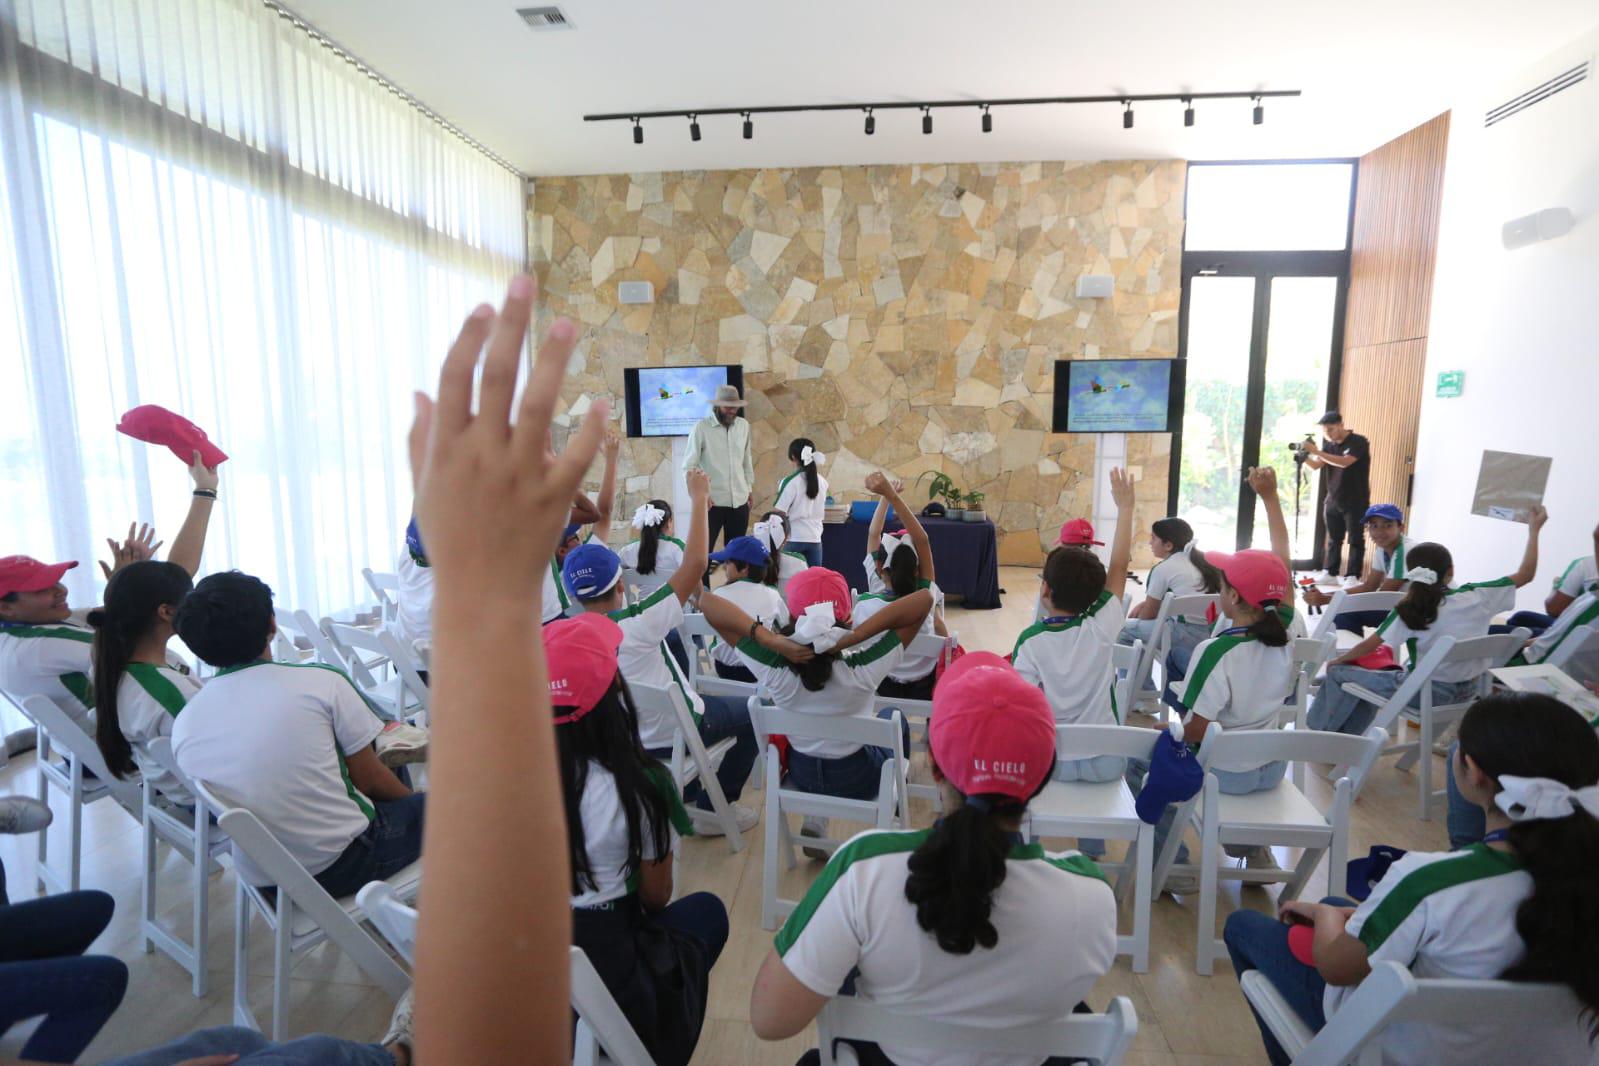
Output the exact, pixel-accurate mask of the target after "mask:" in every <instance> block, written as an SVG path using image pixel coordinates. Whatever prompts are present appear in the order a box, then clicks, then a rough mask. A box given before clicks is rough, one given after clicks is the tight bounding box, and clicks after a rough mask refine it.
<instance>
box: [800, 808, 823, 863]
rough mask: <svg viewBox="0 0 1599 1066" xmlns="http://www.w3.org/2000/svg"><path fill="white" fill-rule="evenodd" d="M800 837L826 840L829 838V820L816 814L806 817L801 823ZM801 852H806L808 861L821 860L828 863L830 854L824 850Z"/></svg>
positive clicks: (814, 849) (807, 849)
mask: <svg viewBox="0 0 1599 1066" xmlns="http://www.w3.org/2000/svg"><path fill="white" fill-rule="evenodd" d="M800 836H802V837H821V838H824V839H825V838H826V836H827V819H826V818H821V817H818V816H817V815H814V814H808V815H806V816H805V820H804V821H803V822H801V823H800ZM800 851H802V852H804V854H805V857H806V858H807V859H821V860H822V861H823V862H826V861H827V860H828V858H829V852H828V851H827V850H826V849H824V848H801V849H800Z"/></svg>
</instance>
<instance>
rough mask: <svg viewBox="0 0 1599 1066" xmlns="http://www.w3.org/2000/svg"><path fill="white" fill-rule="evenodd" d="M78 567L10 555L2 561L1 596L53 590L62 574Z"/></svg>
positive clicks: (0, 575)
mask: <svg viewBox="0 0 1599 1066" xmlns="http://www.w3.org/2000/svg"><path fill="white" fill-rule="evenodd" d="M77 565H78V564H77V563H76V562H71V563H41V562H40V561H39V560H37V559H35V558H33V557H32V556H29V555H8V556H6V557H5V558H4V559H0V596H9V595H11V594H12V593H13V592H40V591H43V590H44V589H47V588H52V587H54V586H55V584H56V583H57V582H59V581H60V580H61V575H62V574H64V573H66V572H67V571H68V570H71V569H72V568H73V567H74V566H77Z"/></svg>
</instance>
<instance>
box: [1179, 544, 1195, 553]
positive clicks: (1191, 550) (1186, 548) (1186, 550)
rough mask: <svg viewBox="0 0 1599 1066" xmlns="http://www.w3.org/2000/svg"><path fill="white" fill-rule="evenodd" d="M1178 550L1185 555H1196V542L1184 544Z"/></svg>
mask: <svg viewBox="0 0 1599 1066" xmlns="http://www.w3.org/2000/svg"><path fill="white" fill-rule="evenodd" d="M1177 550H1178V551H1180V552H1182V553H1183V554H1184V555H1189V556H1192V555H1193V554H1194V542H1193V541H1189V542H1188V543H1187V544H1184V545H1183V546H1182V547H1181V548H1179V549H1177Z"/></svg>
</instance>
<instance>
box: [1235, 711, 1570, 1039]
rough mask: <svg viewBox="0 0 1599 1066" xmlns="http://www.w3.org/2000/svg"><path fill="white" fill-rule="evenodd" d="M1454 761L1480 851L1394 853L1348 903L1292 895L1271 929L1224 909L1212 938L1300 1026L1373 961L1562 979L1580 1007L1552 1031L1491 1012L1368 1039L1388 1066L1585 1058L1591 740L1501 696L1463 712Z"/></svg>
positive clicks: (1322, 1020)
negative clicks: (1480, 821) (1476, 819)
mask: <svg viewBox="0 0 1599 1066" xmlns="http://www.w3.org/2000/svg"><path fill="white" fill-rule="evenodd" d="M1452 761H1453V763H1454V767H1455V771H1456V777H1457V778H1458V780H1459V782H1460V788H1461V790H1462V792H1463V793H1464V794H1465V795H1466V797H1467V798H1468V799H1469V800H1470V802H1471V803H1473V804H1474V805H1475V806H1477V807H1478V809H1479V810H1480V811H1482V812H1484V817H1485V819H1486V822H1487V825H1488V827H1489V831H1488V833H1487V835H1486V836H1485V837H1484V838H1483V839H1482V841H1481V842H1480V843H1477V844H1473V845H1472V846H1470V847H1468V848H1466V849H1464V850H1462V851H1448V852H1420V851H1412V852H1410V853H1408V854H1406V855H1404V856H1403V857H1402V858H1400V859H1398V860H1396V861H1395V862H1394V864H1393V865H1392V866H1391V867H1389V869H1388V872H1387V874H1386V875H1384V876H1383V878H1382V880H1381V881H1379V882H1378V883H1377V885H1376V886H1375V887H1374V888H1373V889H1372V892H1371V895H1370V896H1369V897H1368V898H1367V899H1366V901H1365V902H1363V903H1361V904H1360V905H1359V906H1358V907H1355V906H1352V905H1350V904H1349V902H1348V901H1347V900H1336V899H1331V900H1324V901H1322V902H1321V903H1310V902H1308V901H1300V900H1295V901H1293V902H1289V903H1285V904H1283V905H1282V907H1281V908H1280V915H1281V918H1282V921H1281V922H1279V921H1276V920H1274V919H1273V918H1272V917H1271V916H1270V915H1267V914H1262V913H1261V912H1259V911H1254V910H1249V909H1243V910H1238V911H1234V912H1233V913H1232V914H1231V915H1229V916H1228V919H1227V926H1226V931H1225V933H1224V936H1223V939H1224V940H1225V941H1226V944H1227V950H1228V951H1229V952H1230V953H1231V955H1232V958H1233V966H1234V968H1235V969H1236V970H1237V972H1238V973H1239V975H1240V976H1242V975H1243V973H1244V972H1245V971H1246V970H1258V971H1259V972H1260V973H1261V974H1262V975H1263V976H1264V977H1265V978H1266V979H1267V980H1268V981H1270V982H1271V984H1272V985H1273V986H1274V987H1275V988H1276V989H1277V991H1278V992H1279V993H1280V994H1281V995H1282V996H1283V997H1284V998H1285V999H1286V1000H1287V1001H1288V1003H1289V1004H1290V1006H1292V1007H1293V1009H1294V1011H1295V1013H1296V1014H1298V1015H1299V1017H1300V1019H1301V1020H1302V1021H1303V1022H1304V1023H1305V1024H1306V1025H1307V1026H1309V1027H1310V1028H1311V1029H1312V1030H1319V1029H1321V1028H1322V1027H1323V1026H1324V1025H1325V1024H1326V1023H1327V1022H1328V1021H1330V1020H1332V1019H1333V1018H1334V1017H1335V1016H1336V1015H1337V1013H1338V1011H1339V1010H1341V1009H1343V1008H1344V1006H1345V1005H1346V1004H1347V1003H1348V1001H1349V997H1350V996H1351V995H1352V994H1353V993H1354V991H1355V989H1356V988H1357V987H1359V984H1360V982H1361V981H1362V980H1363V979H1364V978H1365V976H1366V975H1367V974H1368V973H1369V972H1370V971H1371V966H1372V964H1373V963H1375V962H1379V961H1387V960H1391V961H1394V962H1398V963H1400V964H1402V965H1404V966H1406V967H1408V968H1409V969H1410V970H1411V972H1413V973H1414V974H1415V975H1416V976H1417V977H1419V978H1444V977H1452V978H1463V979H1466V980H1484V979H1490V978H1504V979H1508V980H1512V981H1540V982H1552V983H1556V984H1564V985H1568V986H1569V987H1570V988H1571V990H1572V991H1573V992H1574V993H1575V994H1576V999H1577V1001H1578V1004H1579V1005H1580V1007H1581V1008H1583V1013H1582V1014H1581V1015H1579V1014H1577V1013H1576V1012H1573V1014H1572V1016H1571V1017H1570V1019H1569V1021H1567V1022H1566V1023H1564V1024H1562V1022H1561V1021H1560V1019H1558V1018H1538V1019H1536V1020H1534V1019H1525V1018H1518V1017H1514V1016H1510V1015H1497V1016H1496V1015H1493V1014H1490V1015H1489V1016H1486V1017H1484V1018H1482V1019H1481V1020H1480V1021H1477V1020H1473V1021H1470V1022H1459V1023H1454V1024H1450V1025H1437V1024H1425V1023H1410V1024H1405V1025H1395V1026H1391V1027H1390V1028H1389V1029H1388V1030H1387V1031H1386V1032H1384V1033H1383V1035H1382V1037H1381V1058H1382V1061H1383V1062H1385V1063H1395V1064H1397V1066H1431V1064H1433V1063H1449V1064H1451V1066H1455V1064H1483V1066H1488V1064H1495V1066H1497V1064H1499V1063H1506V1062H1528V1063H1533V1062H1537V1063H1545V1062H1547V1063H1555V1062H1561V1063H1566V1062H1570V1063H1579V1062H1588V1061H1589V1060H1590V1058H1591V1056H1592V1054H1593V1046H1592V1044H1591V1043H1590V1041H1589V1038H1588V1037H1589V1034H1588V1029H1589V1026H1590V1024H1591V1023H1592V1020H1593V1016H1594V1012H1595V1011H1599V970H1596V969H1595V968H1594V965H1593V945H1594V937H1595V930H1599V895H1596V894H1595V893H1594V892H1593V890H1592V886H1593V872H1594V871H1595V870H1596V869H1599V737H1596V735H1595V733H1594V730H1593V729H1591V728H1590V727H1589V726H1588V725H1587V724H1585V723H1584V722H1583V720H1582V718H1581V717H1580V716H1579V715H1577V714H1574V713H1572V710H1571V708H1570V707H1567V706H1566V705H1565V704H1563V703H1561V702H1560V701H1558V700H1556V699H1554V698H1552V697H1549V696H1543V695H1536V694H1529V693H1510V694H1506V695H1502V696H1492V697H1489V698H1487V699H1484V700H1480V701H1478V702H1477V703H1476V704H1475V705H1473V706H1472V708H1471V710H1469V711H1467V712H1466V716H1465V718H1464V719H1462V720H1461V723H1460V743H1459V750H1458V753H1457V754H1456V755H1455V756H1453V759H1452ZM1296 926H1305V927H1308V928H1309V930H1310V932H1309V934H1308V935H1306V934H1297V936H1298V937H1301V938H1302V941H1301V943H1300V945H1299V947H1298V950H1296V949H1295V938H1296V934H1294V933H1292V932H1291V931H1292V930H1293V929H1294V928H1295V927H1296ZM1256 1020H1257V1021H1259V1017H1258V1015H1257V1018H1256ZM1260 1029H1261V1035H1262V1037H1263V1039H1264V1040H1265V1043H1266V1051H1267V1054H1268V1056H1269V1057H1270V1059H1271V1061H1272V1062H1273V1063H1274V1064H1286V1063H1287V1062H1288V1061H1289V1057H1288V1055H1287V1054H1286V1053H1284V1051H1283V1049H1282V1048H1281V1047H1280V1046H1279V1045H1278V1044H1277V1041H1276V1039H1275V1038H1274V1037H1273V1036H1272V1034H1271V1031H1270V1030H1269V1029H1267V1027H1266V1026H1265V1025H1264V1024H1261V1027H1260Z"/></svg>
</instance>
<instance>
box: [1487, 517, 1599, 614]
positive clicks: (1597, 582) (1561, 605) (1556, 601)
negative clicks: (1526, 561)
mask: <svg viewBox="0 0 1599 1066" xmlns="http://www.w3.org/2000/svg"><path fill="white" fill-rule="evenodd" d="M1585 592H1599V526H1595V527H1594V529H1593V553H1592V554H1591V555H1579V556H1577V557H1576V558H1575V559H1573V560H1571V562H1569V563H1567V564H1566V568H1565V569H1564V570H1562V571H1561V572H1560V575H1559V576H1558V577H1556V578H1555V582H1554V585H1553V587H1552V588H1550V590H1549V595H1548V596H1546V597H1545V598H1544V601H1543V612H1542V613H1540V612H1538V611H1517V612H1516V613H1515V614H1513V615H1511V616H1510V617H1509V618H1507V619H1505V622H1504V624H1503V625H1498V626H1494V627H1493V632H1495V633H1508V632H1510V631H1511V630H1512V629H1527V630H1530V631H1531V632H1532V635H1533V636H1535V637H1536V636H1542V635H1543V632H1544V630H1546V629H1548V628H1549V627H1550V626H1552V625H1554V624H1555V622H1556V621H1557V620H1559V619H1560V617H1561V616H1562V615H1564V614H1565V613H1566V610H1567V609H1568V608H1570V606H1571V604H1572V602H1573V601H1575V600H1577V599H1579V598H1580V597H1581V596H1582V595H1583V593H1585Z"/></svg>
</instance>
